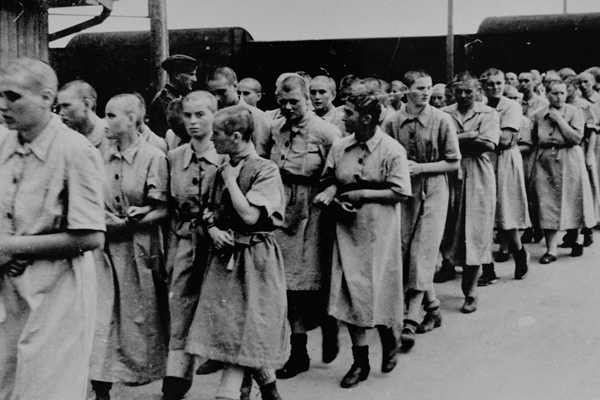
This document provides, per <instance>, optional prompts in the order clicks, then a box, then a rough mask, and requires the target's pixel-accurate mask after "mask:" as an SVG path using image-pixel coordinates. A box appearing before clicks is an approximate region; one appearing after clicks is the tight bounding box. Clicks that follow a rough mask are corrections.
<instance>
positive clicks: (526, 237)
mask: <svg viewBox="0 0 600 400" xmlns="http://www.w3.org/2000/svg"><path fill="white" fill-rule="evenodd" d="M532 241H533V229H531V228H527V229H525V231H524V232H523V234H522V235H521V243H531V242H532Z"/></svg>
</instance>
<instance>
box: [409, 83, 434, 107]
mask: <svg viewBox="0 0 600 400" xmlns="http://www.w3.org/2000/svg"><path fill="white" fill-rule="evenodd" d="M431 92H432V82H431V77H429V76H426V77H421V78H417V80H415V82H414V83H413V84H412V85H411V86H410V88H409V92H408V94H407V99H408V102H409V103H413V104H414V105H416V106H418V107H422V106H424V105H425V104H429V99H430V98H431Z"/></svg>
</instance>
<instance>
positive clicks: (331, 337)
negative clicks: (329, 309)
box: [321, 316, 340, 364]
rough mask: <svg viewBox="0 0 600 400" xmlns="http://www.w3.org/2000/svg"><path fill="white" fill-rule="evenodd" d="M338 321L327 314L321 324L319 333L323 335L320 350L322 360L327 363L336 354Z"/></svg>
mask: <svg viewBox="0 0 600 400" xmlns="http://www.w3.org/2000/svg"><path fill="white" fill-rule="evenodd" d="M338 332H339V328H338V323H337V320H336V319H335V318H333V317H330V316H327V317H325V320H324V321H323V323H322V324H321V333H322V335H323V342H322V350H323V362H324V363H325V364H329V363H330V362H332V361H333V360H335V358H336V357H337V355H338V352H339V351H340V343H339V341H338Z"/></svg>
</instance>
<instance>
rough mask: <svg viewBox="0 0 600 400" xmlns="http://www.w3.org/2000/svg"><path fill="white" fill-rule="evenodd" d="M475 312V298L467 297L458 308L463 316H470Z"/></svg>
mask: <svg viewBox="0 0 600 400" xmlns="http://www.w3.org/2000/svg"><path fill="white" fill-rule="evenodd" d="M476 310H477V297H471V296H467V297H465V302H464V304H463V306H462V307H461V308H460V312H462V313H463V314H471V313H472V312H475V311H476Z"/></svg>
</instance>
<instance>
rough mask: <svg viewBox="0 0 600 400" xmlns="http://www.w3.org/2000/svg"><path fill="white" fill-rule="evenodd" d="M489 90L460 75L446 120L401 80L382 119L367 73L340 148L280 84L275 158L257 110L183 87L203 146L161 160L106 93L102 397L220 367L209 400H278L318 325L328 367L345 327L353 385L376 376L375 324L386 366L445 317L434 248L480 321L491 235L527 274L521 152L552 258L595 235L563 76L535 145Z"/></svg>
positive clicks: (579, 132)
mask: <svg viewBox="0 0 600 400" xmlns="http://www.w3.org/2000/svg"><path fill="white" fill-rule="evenodd" d="M482 78H483V79H482V82H483V87H484V88H485V89H486V94H487V102H488V106H486V105H484V104H483V103H482V102H479V101H477V100H478V99H480V98H479V97H478V96H480V95H481V93H482V92H481V90H482V86H481V82H480V80H479V79H477V78H476V77H474V76H473V75H472V74H470V73H469V72H463V73H460V74H458V75H457V76H456V77H455V79H454V80H453V82H452V91H453V94H454V97H455V98H456V104H453V105H450V106H447V107H446V108H444V109H442V110H440V109H437V108H434V107H432V106H431V105H429V101H430V97H431V93H432V80H431V77H430V76H429V75H428V74H427V73H426V72H424V71H409V72H407V73H406V74H405V75H404V78H403V84H404V85H405V87H406V89H407V90H406V104H405V105H404V106H402V107H400V109H399V110H398V111H396V112H395V113H391V114H390V113H388V115H386V117H385V118H382V112H383V110H384V107H383V106H382V103H383V102H382V98H383V97H384V96H385V93H381V92H380V91H379V90H378V89H377V88H376V87H375V86H376V85H374V84H373V82H372V80H363V81H360V80H359V81H357V82H355V83H354V84H353V85H352V87H351V90H350V93H349V95H348V97H347V98H346V99H345V104H344V106H343V112H344V118H343V120H344V126H345V130H346V133H348V135H347V136H345V137H340V136H341V135H340V133H339V130H338V129H337V127H335V126H334V125H332V124H329V123H328V122H325V121H322V120H320V119H318V117H316V116H315V115H314V114H313V113H312V112H310V111H309V109H308V105H307V104H308V98H309V96H308V88H307V84H306V82H305V81H304V80H303V79H301V78H298V77H295V76H290V77H287V78H286V79H283V80H282V82H281V84H280V86H278V89H277V90H278V91H277V93H278V101H279V104H280V108H281V115H282V117H281V119H279V120H275V121H274V122H273V126H272V129H271V138H270V143H271V147H270V148H269V150H268V151H266V150H264V149H262V148H261V149H259V150H260V151H259V152H258V153H257V151H256V149H255V147H254V145H253V140H254V139H256V138H254V137H253V122H252V116H251V113H250V111H249V110H248V106H234V107H227V108H224V109H222V110H219V111H217V101H216V99H215V97H214V96H213V95H211V94H210V93H208V92H203V91H195V92H191V93H189V94H188V95H187V96H185V98H184V99H183V100H182V103H181V104H182V106H181V107H182V115H183V122H184V125H185V128H186V130H187V133H188V134H189V136H190V138H191V140H190V141H189V142H188V143H185V144H183V145H181V146H180V147H178V148H176V149H175V150H173V151H171V152H169V154H168V157H165V156H164V154H163V153H162V152H161V151H159V150H157V149H155V148H153V147H152V146H151V145H149V144H148V143H146V142H144V141H143V140H141V139H140V136H139V135H138V133H137V129H136V127H137V125H138V124H139V122H138V121H137V119H138V116H137V115H136V113H135V112H134V111H133V110H134V109H135V106H136V104H137V103H136V102H137V101H139V100H138V99H137V98H136V96H135V95H127V94H124V95H119V96H116V97H114V98H113V99H111V100H110V101H109V103H108V104H107V107H106V119H107V122H108V125H109V136H110V138H111V139H112V140H113V141H114V146H113V147H112V148H111V151H108V152H107V153H106V154H105V155H104V160H105V171H106V172H105V174H106V176H105V204H106V221H107V230H108V232H107V244H106V246H105V249H104V252H103V254H102V255H98V256H97V257H96V259H97V264H100V265H101V266H100V265H99V266H97V268H98V270H99V273H98V275H99V277H98V280H99V282H100V284H99V292H101V293H102V295H101V297H100V302H99V303H100V304H99V307H98V317H97V319H98V323H97V328H96V337H95V342H94V349H93V357H92V368H91V379H92V387H93V390H94V393H95V398H96V399H99V400H104V399H109V398H110V389H111V386H112V383H114V382H123V383H127V384H143V383H147V382H150V381H153V380H156V379H161V378H162V379H163V389H162V390H163V398H164V399H169V400H170V399H181V398H183V397H184V396H185V394H186V393H187V391H188V390H189V388H190V386H191V383H192V377H193V373H194V371H195V370H196V371H197V373H211V372H215V371H218V370H222V371H223V372H222V379H221V383H220V385H219V389H218V391H217V395H216V397H217V399H239V398H243V399H248V398H249V397H250V390H251V387H252V380H255V381H256V382H257V384H258V386H259V387H260V391H261V395H262V398H263V399H280V398H281V395H280V394H279V392H278V390H277V387H276V378H277V377H278V378H281V379H285V378H290V377H292V376H295V375H296V374H298V373H300V372H303V371H305V370H307V369H308V368H309V359H308V355H307V353H306V331H308V330H310V329H312V328H314V327H316V326H319V325H321V326H322V327H323V332H324V348H323V350H324V361H326V362H331V361H333V359H334V358H335V356H336V355H337V351H338V348H337V346H338V344H337V324H338V322H336V321H341V322H342V323H344V324H345V325H346V326H347V328H348V331H349V333H350V337H351V340H352V353H353V356H354V362H353V364H352V366H351V367H350V369H349V371H348V372H347V374H346V375H345V376H344V377H343V379H342V381H341V386H342V387H344V388H351V387H354V386H356V385H357V384H359V383H360V382H361V381H364V380H365V379H367V378H368V376H369V373H370V369H371V367H370V361H369V348H368V345H367V341H366V331H367V329H371V328H377V329H378V332H379V334H380V337H381V343H382V350H383V351H382V360H381V363H382V364H381V370H382V372H384V373H389V372H391V371H392V370H393V369H394V368H395V366H396V364H397V356H398V352H399V350H404V351H407V350H409V349H410V348H412V347H413V346H414V344H415V333H423V332H427V331H430V330H432V329H433V328H435V327H438V326H440V325H441V322H442V317H441V314H440V301H439V300H438V299H437V297H436V295H435V290H434V286H433V281H434V273H435V270H436V265H437V262H438V255H439V253H440V252H441V253H442V255H443V258H444V260H445V261H446V262H445V264H444V265H452V266H454V265H459V266H462V267H463V275H462V291H463V294H464V296H465V299H464V303H463V305H462V307H461V311H462V312H464V313H471V312H474V311H475V310H476V309H477V305H478V294H477V286H478V281H479V282H480V284H481V282H482V281H481V280H480V275H481V269H482V266H483V269H484V274H483V277H482V279H483V282H484V283H485V282H486V281H487V284H489V283H493V282H492V281H493V280H494V277H495V273H494V271H493V264H491V262H492V247H493V229H494V226H495V227H496V229H497V230H498V232H499V235H498V237H499V238H500V239H501V240H502V241H504V243H506V245H507V246H508V249H509V251H510V252H511V253H512V254H513V256H514V258H515V278H516V279H522V278H524V277H525V275H526V274H527V272H528V265H527V263H528V256H529V255H528V253H527V251H526V250H525V249H524V247H523V245H522V244H521V241H520V231H521V230H523V229H525V228H528V227H529V225H530V223H529V210H528V196H527V188H526V184H525V176H526V175H525V174H524V172H523V171H524V167H523V160H522V158H521V154H520V153H519V151H520V150H519V149H520V147H519V146H520V145H522V146H525V147H527V148H530V147H531V146H533V147H534V148H536V149H537V150H536V151H535V154H536V155H535V161H534V164H533V165H534V166H533V169H532V171H533V172H532V178H531V182H533V183H532V184H531V193H534V194H535V196H534V197H533V200H532V198H531V196H529V201H533V202H537V207H536V212H537V215H538V220H539V224H540V226H541V228H542V229H544V233H545V236H546V242H547V246H548V253H547V254H545V255H544V257H542V260H541V262H546V261H548V262H551V261H552V257H556V233H557V232H558V231H559V230H565V229H580V228H585V227H592V226H593V225H595V223H596V219H595V216H594V215H593V212H594V209H593V201H591V202H590V199H592V194H591V188H590V183H589V178H588V175H587V173H585V171H586V169H585V161H586V160H585V159H584V156H583V151H582V149H581V147H580V146H579V144H580V142H581V140H582V138H583V132H584V129H583V118H582V113H581V111H580V108H577V107H575V106H571V105H567V104H565V100H566V97H567V85H566V84H565V83H563V82H562V81H549V82H548V83H547V85H546V90H547V93H548V99H549V106H548V107H546V108H544V109H542V110H539V111H538V112H536V113H535V114H534V118H533V124H532V126H533V128H532V131H531V134H530V135H529V136H527V135H525V134H523V132H522V131H523V124H522V121H523V120H522V116H521V115H520V114H519V112H518V111H519V107H518V104H517V103H515V102H513V101H512V100H509V99H507V98H505V97H503V96H502V93H503V88H502V85H501V83H500V81H503V80H504V75H503V74H502V72H501V71H498V70H489V71H486V73H485V74H484V75H483V77H482ZM515 105H516V108H515ZM491 106H493V107H494V108H492V107H491ZM515 110H516V112H515ZM315 118H316V119H315ZM590 123H591V122H590ZM264 139H265V138H260V142H261V143H266V142H268V141H265V140H264ZM169 174H170V177H169ZM284 209H285V211H284ZM325 209H326V210H327V212H320V211H322V210H325ZM590 212H591V213H592V214H590ZM169 215H170V218H169ZM167 221H169V226H168V227H167V226H166V222H167ZM165 234H166V236H167V237H166V238H165ZM278 242H280V243H281V244H282V247H281V248H280V246H279V244H278ZM165 243H168V246H166V248H167V252H166V261H165V255H164V252H163V251H162V250H161V249H162V248H163V245H164V244H165ZM282 249H283V251H282ZM490 264H491V265H492V266H491V269H490V267H489V265H490ZM486 265H487V266H486ZM165 266H166V267H165ZM286 279H287V283H286ZM165 282H168V288H167V287H166V286H165V284H164V283H165ZM163 304H168V307H169V310H168V312H167V310H165V309H163V308H164V307H163ZM307 305H309V307H310V309H309V307H307ZM423 315H424V316H423ZM166 316H169V318H170V319H167V318H166ZM288 319H289V324H288ZM290 325H291V330H292V335H291V344H292V351H291V356H290V358H289V359H288V360H287V362H285V364H284V361H286V360H285V356H286V354H287V337H288V334H289V331H290ZM327 332H329V334H327ZM332 333H333V338H332V336H331V334H332ZM328 335H329V336H328ZM169 338H170V339H169ZM282 367H283V368H282Z"/></svg>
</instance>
